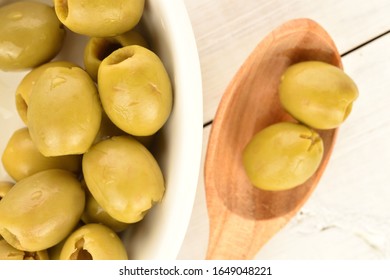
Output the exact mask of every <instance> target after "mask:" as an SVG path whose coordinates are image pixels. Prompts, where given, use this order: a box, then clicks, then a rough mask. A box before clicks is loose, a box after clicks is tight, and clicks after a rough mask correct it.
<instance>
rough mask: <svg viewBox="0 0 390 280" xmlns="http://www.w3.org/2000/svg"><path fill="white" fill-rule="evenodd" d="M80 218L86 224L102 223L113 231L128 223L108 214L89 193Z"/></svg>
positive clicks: (119, 229) (121, 229) (118, 230)
mask: <svg viewBox="0 0 390 280" xmlns="http://www.w3.org/2000/svg"><path fill="white" fill-rule="evenodd" d="M81 220H82V221H83V222H84V223H86V224H92V223H99V224H103V225H105V226H107V227H109V228H110V229H112V230H113V231H115V232H121V231H123V230H125V229H126V228H127V227H128V226H129V224H127V223H122V222H119V221H117V220H115V219H114V218H112V217H111V216H110V215H108V213H107V212H106V210H104V209H103V207H101V206H100V205H99V203H97V201H96V199H95V198H94V197H93V196H92V195H91V194H90V193H88V194H87V196H86V202H85V209H84V213H83V215H82V216H81Z"/></svg>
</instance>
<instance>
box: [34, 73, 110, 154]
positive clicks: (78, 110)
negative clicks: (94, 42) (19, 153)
mask: <svg viewBox="0 0 390 280" xmlns="http://www.w3.org/2000/svg"><path fill="white" fill-rule="evenodd" d="M101 115H102V108H101V105H100V101H99V96H98V93H97V88H96V86H95V84H94V82H93V81H92V79H91V78H90V77H89V75H88V74H87V72H85V71H84V70H82V69H81V68H79V67H71V68H67V67H50V68H48V69H46V70H45V71H44V72H43V73H42V74H41V75H40V78H39V79H38V81H37V83H36V84H35V86H34V88H33V91H32V93H31V97H30V102H29V108H28V111H27V120H28V127H29V130H30V135H31V139H32V140H33V142H34V144H35V145H36V146H37V148H38V150H39V151H40V152H41V153H42V154H43V155H44V156H62V155H70V154H82V153H84V152H85V151H86V150H88V149H89V147H90V146H91V145H92V143H93V141H94V140H95V137H96V135H97V133H98V130H99V127H100V121H101Z"/></svg>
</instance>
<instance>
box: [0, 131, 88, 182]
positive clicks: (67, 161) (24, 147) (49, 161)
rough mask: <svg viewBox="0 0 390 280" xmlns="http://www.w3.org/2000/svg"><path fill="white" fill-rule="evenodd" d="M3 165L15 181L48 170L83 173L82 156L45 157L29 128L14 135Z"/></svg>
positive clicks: (9, 142)
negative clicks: (37, 146)
mask: <svg viewBox="0 0 390 280" xmlns="http://www.w3.org/2000/svg"><path fill="white" fill-rule="evenodd" d="M2 163H3V166H4V169H5V170H6V171H7V173H8V174H9V175H10V176H11V177H12V178H13V179H14V180H15V181H19V180H21V179H23V178H26V177H28V176H31V175H33V174H35V173H38V172H40V171H43V170H47V169H56V168H57V169H65V170H68V171H70V172H73V173H75V174H79V173H80V172H81V155H67V156H58V157H45V156H43V155H42V154H41V153H40V152H39V151H38V149H37V148H36V146H35V144H34V143H33V141H32V139H31V137H30V133H29V131H28V128H27V127H24V128H20V129H18V130H16V131H15V132H14V133H13V134H12V136H11V138H10V139H9V141H8V143H7V146H6V147H5V149H4V153H3V156H2Z"/></svg>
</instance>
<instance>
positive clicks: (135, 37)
mask: <svg viewBox="0 0 390 280" xmlns="http://www.w3.org/2000/svg"><path fill="white" fill-rule="evenodd" d="M130 45H139V46H143V47H148V44H147V42H146V40H145V39H144V37H143V36H142V35H141V34H140V33H138V32H137V31H134V30H130V31H129V32H126V33H125V34H121V35H118V36H114V37H105V38H101V37H92V38H90V39H89V41H88V43H87V45H86V47H85V49H84V66H85V70H86V71H87V72H88V74H89V75H90V76H91V77H92V79H93V80H94V81H97V74H98V69H99V66H100V63H101V62H102V60H103V59H105V58H106V57H107V56H109V55H110V54H111V53H112V52H113V51H115V50H117V49H119V48H122V47H125V46H130Z"/></svg>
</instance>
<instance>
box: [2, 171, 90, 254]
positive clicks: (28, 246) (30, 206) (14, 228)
mask: <svg viewBox="0 0 390 280" xmlns="http://www.w3.org/2000/svg"><path fill="white" fill-rule="evenodd" d="M84 205H85V193H84V190H83V189H82V188H81V184H80V182H79V181H78V179H77V178H76V176H75V175H74V174H73V173H71V172H69V171H66V170H61V169H50V170H45V171H42V172H39V173H36V174H34V175H32V176H30V177H27V178H25V179H23V180H21V181H19V182H17V183H16V184H15V185H14V186H13V187H12V188H11V189H10V190H9V191H8V193H7V194H6V196H4V198H3V199H2V200H1V201H0V217H1V219H0V235H1V236H2V237H3V238H4V239H5V240H6V241H7V242H8V243H9V244H10V245H11V246H13V247H15V248H16V249H19V250H22V251H29V252H34V251H42V250H46V249H48V248H49V247H52V246H54V245H56V244H58V243H59V242H61V240H63V239H64V238H65V237H67V236H68V234H69V233H71V231H72V230H73V229H74V227H75V226H76V225H77V223H78V221H79V220H80V217H81V214H82V212H83V210H84Z"/></svg>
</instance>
